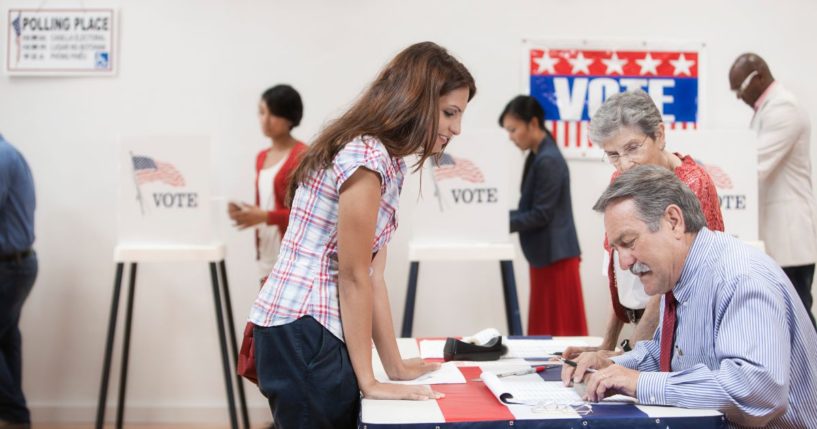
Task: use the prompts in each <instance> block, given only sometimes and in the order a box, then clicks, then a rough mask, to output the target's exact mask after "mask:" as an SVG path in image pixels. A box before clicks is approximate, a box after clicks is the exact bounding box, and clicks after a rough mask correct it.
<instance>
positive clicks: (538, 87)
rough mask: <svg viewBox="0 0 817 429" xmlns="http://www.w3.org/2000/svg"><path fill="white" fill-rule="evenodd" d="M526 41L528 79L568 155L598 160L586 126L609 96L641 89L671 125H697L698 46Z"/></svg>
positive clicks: (532, 90)
mask: <svg viewBox="0 0 817 429" xmlns="http://www.w3.org/2000/svg"><path fill="white" fill-rule="evenodd" d="M645 45H646V44H645V43H638V44H636V43H630V44H626V43H620V44H618V46H615V47H611V46H610V43H601V42H599V43H590V42H555V41H554V42H526V43H525V51H524V52H525V57H524V61H525V62H524V69H525V82H526V86H527V88H526V89H527V90H528V91H529V94H530V95H531V96H533V97H534V98H536V99H537V100H538V101H539V103H540V104H541V105H542V107H543V108H544V109H545V121H546V126H547V127H548V129H550V131H551V132H552V133H553V135H554V136H555V137H556V141H557V142H558V143H559V144H560V145H561V147H562V149H563V153H564V155H565V157H566V158H574V159H575V158H579V159H582V158H590V159H598V158H600V157H601V156H602V151H601V149H600V148H599V147H598V146H595V147H594V145H593V143H592V142H591V141H590V140H589V138H588V134H587V126H588V124H589V121H590V119H591V118H592V116H593V114H594V113H595V112H596V110H598V108H599V107H601V105H602V104H603V103H604V101H605V100H606V99H607V97H609V96H611V95H613V94H617V93H619V92H624V91H634V90H639V89H640V90H643V91H645V92H647V94H649V95H650V97H651V98H652V99H653V101H654V102H655V104H656V106H657V107H658V110H659V111H660V112H661V115H662V116H663V119H664V123H665V124H666V126H667V128H668V129H683V130H686V129H697V128H698V124H699V120H700V115H699V113H700V109H699V102H700V97H699V88H700V82H699V75H700V73H699V72H700V70H701V65H700V62H701V56H702V55H701V51H700V45H697V46H696V45H694V44H685V45H677V46H672V45H667V44H662V45H661V46H655V47H652V46H649V45H646V47H645Z"/></svg>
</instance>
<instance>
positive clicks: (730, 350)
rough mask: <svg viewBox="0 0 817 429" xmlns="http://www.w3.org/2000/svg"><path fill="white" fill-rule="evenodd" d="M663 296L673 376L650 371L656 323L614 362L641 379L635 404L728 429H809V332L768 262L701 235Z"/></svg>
mask: <svg viewBox="0 0 817 429" xmlns="http://www.w3.org/2000/svg"><path fill="white" fill-rule="evenodd" d="M672 293H673V295H675V298H676V300H677V301H678V303H677V305H676V327H675V344H674V347H673V353H672V365H671V367H672V371H671V372H659V371H660V370H659V356H660V353H661V352H660V349H661V348H660V344H659V342H660V338H661V328H660V327H661V326H662V324H661V323H659V324H658V326H659V328H658V329H657V330H656V333H655V336H654V337H653V339H652V340H651V341H641V342H639V343H638V344H637V345H636V347H635V349H634V350H633V351H631V352H629V353H625V354H623V355H621V356H617V357H615V358H613V360H614V361H615V362H616V363H618V364H619V365H623V366H625V367H628V368H632V369H637V370H639V371H641V374H640V375H639V378H638V386H637V390H636V393H637V396H638V400H639V402H641V403H642V404H645V405H653V404H656V405H673V406H678V407H685V408H716V409H719V410H721V411H722V412H723V413H724V414H725V415H726V418H727V420H728V421H729V426H730V427H743V426H754V427H757V426H764V427H768V428H817V406H815V404H817V363H815V361H814V359H817V332H815V330H814V326H812V324H811V321H810V320H809V317H808V315H807V314H806V309H805V307H803V303H802V302H801V301H800V298H799V297H798V295H797V292H795V290H794V288H793V287H792V285H791V282H789V279H788V278H787V277H786V275H785V274H784V273H783V271H782V270H781V269H780V267H779V266H777V264H775V262H774V261H773V260H772V259H771V258H769V257H768V256H766V255H765V254H763V253H762V252H761V251H759V250H757V249H755V248H752V247H750V246H748V245H746V244H743V243H741V242H740V241H738V240H737V239H735V238H733V237H731V236H730V235H728V234H724V233H721V232H713V231H710V230H708V229H706V228H704V229H702V230H701V231H700V232H699V233H698V235H697V237H696V238H695V241H694V242H693V244H692V247H691V249H690V251H689V254H688V255H687V257H686V260H685V261H684V266H683V268H682V270H681V277H680V279H679V281H678V283H677V284H676V285H675V287H674V288H673V289H672ZM663 307H664V298H663V297H662V299H661V309H662V310H661V314H662V320H663Z"/></svg>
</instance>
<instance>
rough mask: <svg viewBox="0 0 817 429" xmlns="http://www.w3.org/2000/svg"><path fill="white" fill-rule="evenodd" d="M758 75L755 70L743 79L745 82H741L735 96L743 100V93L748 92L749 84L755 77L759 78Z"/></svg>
mask: <svg viewBox="0 0 817 429" xmlns="http://www.w3.org/2000/svg"><path fill="white" fill-rule="evenodd" d="M757 74H758V73H757V70H753V71H752V72H751V73H749V74H748V75H746V77H745V78H744V79H743V82H741V84H740V86H739V87H738V89H735V90H734V91H735V95H736V96H737V97H738V98H743V93H744V92H745V91H746V88H748V87H749V84H750V83H751V82H752V79H753V78H754V77H755V76H757Z"/></svg>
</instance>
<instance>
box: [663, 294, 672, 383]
mask: <svg viewBox="0 0 817 429" xmlns="http://www.w3.org/2000/svg"><path fill="white" fill-rule="evenodd" d="M674 337H675V295H673V294H672V291H669V292H667V294H666V295H664V321H663V323H661V358H660V364H661V371H662V372H670V371H671V368H670V366H671V363H672V343H673V340H674Z"/></svg>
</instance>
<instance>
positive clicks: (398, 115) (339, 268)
mask: <svg viewBox="0 0 817 429" xmlns="http://www.w3.org/2000/svg"><path fill="white" fill-rule="evenodd" d="M475 92H476V86H475V84H474V80H473V78H472V77H471V74H470V73H469V72H468V70H467V69H466V68H465V67H464V66H463V65H462V64H461V63H460V62H459V61H457V60H456V59H455V58H453V57H452V56H451V55H449V54H448V53H447V52H446V50H445V49H443V48H442V47H440V46H438V45H436V44H434V43H430V42H424V43H418V44H415V45H412V46H409V47H408V48H406V49H405V50H403V51H402V52H400V53H399V54H398V55H397V56H396V57H395V58H394V59H393V60H392V61H391V62H390V63H389V64H388V65H386V67H385V68H384V69H383V71H382V72H381V73H380V75H379V76H378V77H377V78H376V79H375V81H374V82H373V83H372V84H371V86H370V87H369V88H368V89H367V90H366V91H365V92H364V93H363V94H362V95H361V97H360V98H359V99H358V100H357V101H356V102H355V103H354V104H353V105H352V106H351V108H349V110H348V111H347V112H346V113H344V114H343V115H342V116H340V118H338V119H337V120H335V121H334V122H332V123H331V124H330V125H328V126H327V127H326V128H325V129H324V130H323V131H322V132H321V133H320V135H319V136H318V137H317V138H316V139H315V141H314V143H313V144H312V145H311V147H310V148H309V149H308V150H307V152H306V153H305V154H304V157H303V159H302V161H301V164H300V165H299V166H298V168H297V169H296V170H295V172H294V173H293V179H292V182H291V183H292V185H291V187H290V198H289V200H290V202H291V207H292V208H291V216H290V222H289V228H288V229H287V232H286V235H285V236H284V239H283V242H282V245H281V252H280V255H279V259H278V262H277V263H276V265H275V267H274V268H273V270H272V273H271V274H270V276H269V278H268V279H267V281H266V283H265V284H264V287H263V288H262V289H261V291H260V293H259V295H258V298H257V299H256V301H255V304H254V305H253V308H252V311H251V313H250V323H251V324H252V326H253V327H252V338H253V342H254V346H253V351H254V354H255V361H256V366H255V368H256V370H257V379H258V385H259V387H260V389H261V391H262V393H264V395H265V396H266V397H267V398H268V400H269V403H270V408H271V409H272V413H273V417H274V420H275V425H276V427H278V428H285V429H289V428H297V427H332V428H346V427H349V428H352V427H355V426H356V422H357V416H358V413H359V404H360V393H361V392H362V393H363V397H365V398H369V399H415V400H422V399H435V398H439V397H441V396H442V395H441V394H439V393H437V392H434V391H432V390H431V389H430V388H429V387H428V386H418V385H415V386H409V385H399V384H390V383H380V382H378V381H377V380H375V378H374V373H373V370H372V341H374V345H375V346H376V347H377V351H378V354H379V356H380V359H381V361H382V362H383V366H384V368H385V370H386V373H387V375H388V376H389V378H390V379H392V380H411V379H415V378H417V377H419V376H421V375H423V374H425V373H427V372H429V371H433V370H435V369H437V368H438V367H439V364H431V363H425V362H423V361H422V360H419V359H416V360H403V359H402V358H401V357H400V353H399V352H398V350H397V341H396V339H395V337H394V328H393V323H392V319H391V312H390V307H389V301H388V295H387V292H386V284H385V281H384V274H383V271H384V268H385V265H386V245H387V243H388V241H389V239H390V238H391V235H392V233H393V232H394V231H395V229H396V228H397V206H398V203H399V194H400V188H401V186H402V183H403V177H404V174H405V170H406V165H405V163H404V161H403V159H402V158H403V157H405V156H408V155H417V156H418V161H417V163H416V164H415V165H414V168H416V169H419V168H421V167H422V166H423V163H424V162H425V161H426V160H427V159H428V158H429V157H431V156H432V155H435V154H439V153H441V152H442V151H443V149H444V148H445V147H446V145H447V144H448V143H449V142H450V140H451V138H452V137H454V136H455V135H457V134H459V132H460V123H461V120H462V115H463V113H464V111H465V108H466V106H467V104H468V102H469V101H470V100H471V98H472V97H473V96H474V93H475Z"/></svg>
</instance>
